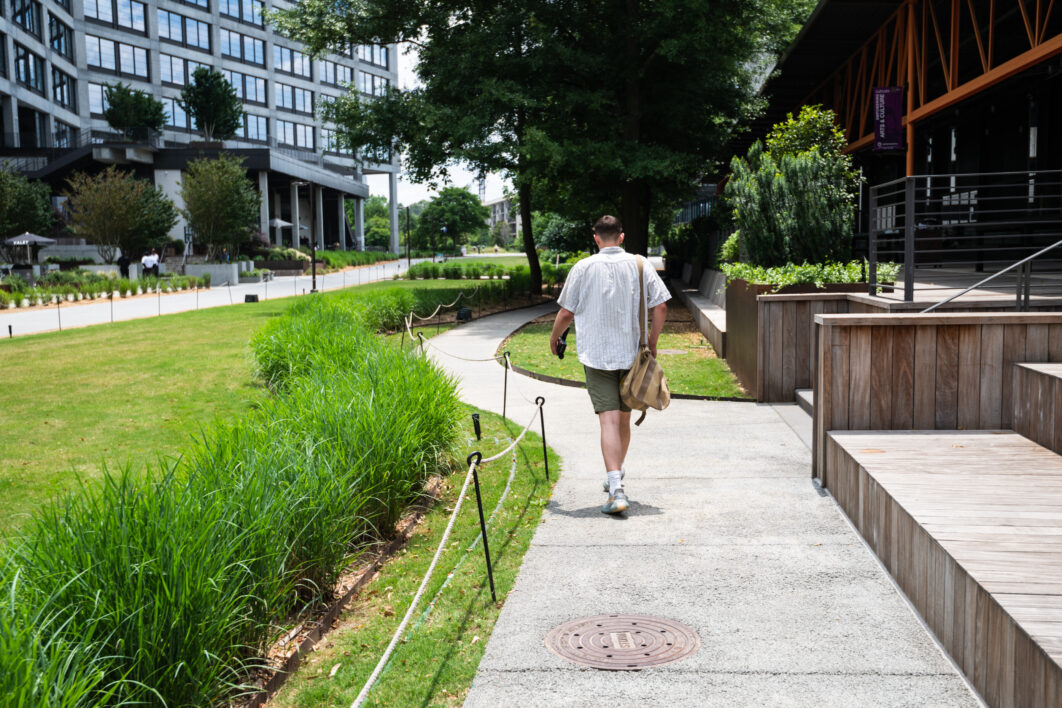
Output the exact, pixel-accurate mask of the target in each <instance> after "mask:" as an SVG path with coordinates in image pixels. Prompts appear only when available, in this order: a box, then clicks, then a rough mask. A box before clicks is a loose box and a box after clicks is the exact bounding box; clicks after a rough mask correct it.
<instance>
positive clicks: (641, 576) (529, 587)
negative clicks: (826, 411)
mask: <svg viewBox="0 0 1062 708" xmlns="http://www.w3.org/2000/svg"><path fill="white" fill-rule="evenodd" d="M552 309H553V306H552V305H544V306H539V307H535V308H528V309H525V310H519V311H516V312H511V313H507V314H502V315H496V316H492V317H488V318H485V319H483V320H480V321H477V322H473V323H471V324H468V325H464V326H462V327H460V328H459V329H456V330H452V331H450V332H447V333H445V334H443V335H441V336H440V337H438V338H436V339H435V340H433V343H434V345H435V346H434V347H433V348H432V349H431V350H430V351H431V352H432V356H433V357H434V358H435V359H436V360H437V361H438V362H439V363H440V364H441V365H442V366H443V367H445V368H446V369H447V370H448V371H450V372H451V373H452V374H453V375H454V376H455V377H456V378H457V379H458V381H459V382H460V387H461V395H462V398H463V399H464V400H466V401H467V402H469V403H471V404H473V405H476V406H479V407H482V408H485V409H489V410H492V411H495V412H501V407H502V386H503V372H502V369H501V367H500V366H499V365H498V364H497V363H494V362H467V361H462V360H459V359H456V358H453V357H452V356H449V355H457V356H461V357H464V358H466V359H477V358H485V357H489V356H491V355H493V354H494V352H495V351H496V349H497V347H498V345H499V344H500V343H501V341H502V340H503V339H504V338H505V337H506V336H507V335H508V334H509V333H511V332H512V331H513V330H515V329H516V328H517V327H519V326H520V325H522V324H523V323H525V322H527V321H530V320H531V319H533V318H535V317H537V316H539V315H542V314H545V313H548V312H550V311H551V310H552ZM442 352H446V354H444V353H442ZM538 395H541V396H544V397H545V399H546V404H545V420H546V430H547V439H548V442H549V444H550V446H551V447H553V449H554V450H556V452H557V453H558V454H559V455H560V456H561V458H562V474H561V477H560V481H559V482H558V484H557V487H556V489H555V491H554V494H553V498H552V500H551V502H550V504H549V506H548V508H547V510H546V512H545V515H544V517H543V523H542V526H541V527H540V528H539V529H538V531H537V533H536V535H535V537H534V540H533V542H532V546H531V548H530V550H529V552H528V554H527V556H526V557H525V559H524V564H523V567H522V569H521V571H520V575H519V577H518V579H517V582H516V586H515V588H514V590H513V591H512V593H511V594H510V595H509V597H508V598H507V600H506V604H505V607H504V609H503V610H502V614H501V617H500V619H499V621H498V624H497V626H496V627H495V629H494V633H493V635H492V636H491V639H490V642H489V644H488V646H487V651H486V654H485V655H484V658H483V661H482V663H481V665H480V667H479V672H478V674H477V676H476V679H475V682H474V683H473V685H472V688H471V691H470V693H469V695H468V699H467V701H466V703H465V705H466V706H469V707H470V708H479V707H483V708H487V707H490V708H494V707H495V706H500V705H515V704H520V705H533V706H587V705H605V704H607V705H614V706H636V705H654V706H663V705H667V706H740V705H749V706H763V705H771V706H784V705H791V706H812V705H814V706H860V708H865V707H867V706H975V705H979V704H980V702H979V700H978V699H977V698H976V696H975V695H974V694H973V693H972V692H971V691H970V690H969V689H968V687H967V684H966V683H965V682H964V680H963V678H962V677H961V675H960V674H959V673H958V672H957V671H956V670H955V669H954V668H953V665H952V664H951V663H950V661H949V660H948V659H947V658H946V657H945V655H944V654H943V653H942V652H941V650H940V649H939V647H938V645H937V644H936V643H935V642H934V640H933V638H932V637H931V636H930V634H929V633H928V632H927V631H926V629H925V628H924V627H923V625H922V624H921V622H920V621H919V620H918V618H917V617H916V616H915V614H914V613H913V612H912V610H911V609H910V608H909V606H908V605H907V603H906V601H905V599H904V598H903V596H902V595H901V594H900V593H899V592H898V591H897V590H896V589H895V587H894V585H893V584H892V582H891V580H890V578H889V576H888V575H887V574H886V572H885V571H884V570H883V569H882V568H881V567H880V565H879V564H878V562H877V560H876V559H875V558H874V556H873V555H872V554H871V553H870V551H869V550H868V549H867V548H866V547H865V546H864V545H863V543H862V541H861V540H860V538H859V536H858V535H857V534H856V533H855V532H854V531H853V530H852V528H851V527H850V526H849V524H848V523H847V521H846V520H845V519H844V517H843V516H842V514H841V512H840V510H839V509H838V507H837V505H836V504H835V502H834V500H833V499H832V498H831V497H830V496H829V495H828V494H826V493H825V492H823V491H822V490H821V489H819V488H818V487H817V486H816V484H815V483H813V482H812V480H811V475H810V463H811V460H810V457H811V453H810V450H809V449H808V447H807V444H806V443H805V442H804V440H803V436H805V435H806V431H804V430H802V429H801V426H807V427H810V422H809V421H806V416H804V418H805V422H802V421H801V420H800V416H802V415H804V414H802V413H797V412H796V407H795V406H770V405H757V404H754V403H734V402H703V401H687V400H676V401H673V402H672V404H671V407H670V408H668V410H667V411H665V412H662V413H657V412H652V411H651V412H650V414H649V416H648V417H647V418H646V421H645V422H644V423H643V425H642V426H641V427H640V428H636V429H635V432H634V435H633V442H632V445H631V452H630V455H629V457H628V459H627V465H626V468H627V471H628V473H627V480H626V484H625V487H626V490H627V492H628V494H629V496H630V498H631V502H632V505H631V509H630V511H629V512H628V513H627V514H626V515H624V516H623V517H618V518H617V517H609V516H605V515H603V514H601V513H600V511H599V507H600V505H601V504H602V503H603V502H604V500H605V494H604V493H603V492H602V491H601V482H602V479H603V477H604V472H603V469H602V465H601V459H600V452H599V447H598V427H597V421H596V419H595V418H594V415H593V412H592V409H591V407H590V403H589V399H588V397H587V395H586V392H585V391H584V390H582V389H576V388H570V387H564V386H558V385H553V384H547V383H543V382H539V381H535V380H532V379H528V378H526V377H522V376H515V375H513V374H510V379H509V400H508V412H509V417H510V418H511V419H512V420H513V421H514V422H516V423H518V424H520V425H521V426H522V425H523V424H525V423H526V422H527V421H528V420H529V419H530V417H531V416H532V415H533V413H534V407H533V404H532V403H531V401H533V400H534V398H535V396H538ZM787 421H788V422H787ZM536 429H537V424H536ZM607 613H629V614H643V615H653V616H659V617H663V618H667V619H671V620H676V621H678V622H682V623H684V624H686V625H689V626H690V627H692V628H693V629H694V630H695V631H696V632H697V633H698V634H699V636H700V640H701V646H700V649H699V650H698V651H697V652H696V653H695V654H693V655H692V656H690V657H688V658H686V659H684V660H682V661H678V662H675V663H671V664H668V665H665V666H660V667H655V668H651V669H646V670H642V671H601V670H598V669H592V668H585V667H582V666H579V665H576V664H574V663H569V662H567V661H565V660H563V659H561V658H560V657H558V656H557V655H555V654H553V653H552V652H551V651H550V650H549V649H547V647H546V646H545V644H544V640H545V637H546V635H547V633H548V632H549V631H550V630H551V629H552V628H554V627H555V626H557V625H559V624H562V623H564V622H567V621H569V620H573V619H576V618H580V617H585V616H590V615H599V614H607Z"/></svg>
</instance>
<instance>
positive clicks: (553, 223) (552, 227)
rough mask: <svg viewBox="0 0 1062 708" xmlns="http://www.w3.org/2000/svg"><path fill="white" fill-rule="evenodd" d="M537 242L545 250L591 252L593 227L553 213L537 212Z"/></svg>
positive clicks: (535, 216) (535, 217)
mask: <svg viewBox="0 0 1062 708" xmlns="http://www.w3.org/2000/svg"><path fill="white" fill-rule="evenodd" d="M534 219H535V240H536V241H537V242H538V244H539V245H540V246H542V247H544V248H548V249H549V250H551V251H561V252H563V253H575V252H576V251H586V250H589V249H590V247H591V246H592V244H593V239H592V237H591V235H590V234H591V232H592V231H593V225H592V224H588V223H585V222H584V223H579V222H576V221H571V220H569V219H565V218H564V217H563V216H561V215H560V214H554V213H553V212H535V215H534Z"/></svg>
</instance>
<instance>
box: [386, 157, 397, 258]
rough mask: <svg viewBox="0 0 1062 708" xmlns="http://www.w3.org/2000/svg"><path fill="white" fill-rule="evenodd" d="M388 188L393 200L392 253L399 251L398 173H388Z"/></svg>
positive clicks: (391, 212) (391, 207) (391, 208)
mask: <svg viewBox="0 0 1062 708" xmlns="http://www.w3.org/2000/svg"><path fill="white" fill-rule="evenodd" d="M387 188H388V191H389V192H390V197H391V202H390V204H389V211H390V216H391V249H390V250H391V253H398V174H397V173H395V172H391V173H390V174H388V175H387Z"/></svg>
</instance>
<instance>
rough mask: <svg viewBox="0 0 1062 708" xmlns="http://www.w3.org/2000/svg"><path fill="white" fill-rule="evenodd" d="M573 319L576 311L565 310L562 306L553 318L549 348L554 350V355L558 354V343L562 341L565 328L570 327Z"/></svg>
mask: <svg viewBox="0 0 1062 708" xmlns="http://www.w3.org/2000/svg"><path fill="white" fill-rule="evenodd" d="M573 321H575V313H574V312H572V311H571V310H565V309H564V308H563V307H562V308H561V309H560V312H558V313H557V318H556V319H555V320H553V331H552V332H550V335H549V350H550V351H551V352H553V356H557V343H558V342H560V338H561V335H562V334H564V330H566V329H568V326H569V325H571V323H572V322H573Z"/></svg>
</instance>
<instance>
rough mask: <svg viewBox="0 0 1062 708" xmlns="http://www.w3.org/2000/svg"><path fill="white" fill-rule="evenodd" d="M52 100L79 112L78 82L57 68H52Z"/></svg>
mask: <svg viewBox="0 0 1062 708" xmlns="http://www.w3.org/2000/svg"><path fill="white" fill-rule="evenodd" d="M52 100H53V101H55V102H56V103H58V104H59V105H60V106H65V107H66V108H69V109H70V110H72V111H77V82H76V81H75V80H74V79H73V77H71V76H68V75H67V74H65V73H63V72H62V71H59V70H58V69H56V68H55V67H52Z"/></svg>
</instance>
